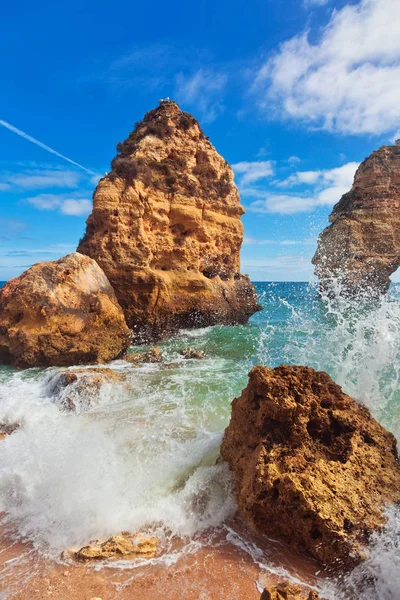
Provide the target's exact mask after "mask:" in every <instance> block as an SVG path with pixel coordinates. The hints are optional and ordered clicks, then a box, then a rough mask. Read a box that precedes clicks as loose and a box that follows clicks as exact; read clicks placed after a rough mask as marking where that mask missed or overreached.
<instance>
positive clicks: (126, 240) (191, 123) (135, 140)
mask: <svg viewBox="0 0 400 600" xmlns="http://www.w3.org/2000/svg"><path fill="white" fill-rule="evenodd" d="M117 149H118V155H117V156H116V158H115V159H114V160H113V161H112V163H111V166H112V170H111V171H110V173H108V174H107V175H106V176H105V177H103V179H102V180H101V181H100V182H99V184H98V186H97V188H96V191H95V193H94V197H93V212H92V214H91V215H90V216H89V218H88V220H87V228H86V233H85V236H84V238H83V239H82V240H81V242H80V244H79V247H78V251H79V252H82V253H83V254H87V255H89V256H91V257H92V258H94V259H95V260H96V261H97V262H98V263H99V265H100V266H101V267H102V269H103V270H104V272H105V273H106V275H107V277H108V278H109V280H110V282H111V284H112V286H113V288H114V290H115V293H116V295H117V298H118V300H119V302H120V304H121V306H122V308H123V310H124V313H125V316H126V320H127V323H128V325H129V326H130V327H131V328H133V329H134V331H135V333H136V334H137V335H138V337H139V338H141V339H142V340H147V341H148V340H156V339H159V338H161V337H165V336H166V335H168V334H170V333H173V332H174V331H176V330H177V329H179V328H182V327H202V326H206V325H213V324H217V323H223V324H234V323H245V322H246V321H247V320H248V318H249V317H250V316H251V315H252V314H253V313H254V312H255V311H257V310H259V309H260V307H259V306H258V304H257V296H256V292H255V289H254V287H253V286H252V285H251V283H250V281H249V279H248V277H247V276H243V275H241V274H240V258H239V252H240V247H241V244H242V240H243V225H242V222H241V216H242V215H243V213H244V209H243V207H242V206H241V205H240V202H239V194H238V191H237V188H236V185H235V183H234V181H233V172H232V170H231V168H230V167H229V165H228V163H227V162H226V161H225V160H224V159H223V158H222V157H221V156H220V155H219V154H218V152H217V151H216V150H215V148H214V147H213V146H212V144H211V143H210V142H209V140H208V138H207V137H206V136H205V135H204V133H203V132H202V130H201V128H200V126H199V124H198V122H197V121H196V119H195V118H194V117H192V116H191V115H189V114H188V113H185V112H183V111H182V110H180V108H179V106H178V105H177V104H175V102H170V101H161V102H160V106H159V107H158V108H156V109H154V110H152V111H150V112H149V113H147V114H146V115H145V117H144V119H143V121H141V122H140V123H137V124H136V125H135V129H134V131H133V132H132V133H131V134H130V135H129V137H128V138H127V139H126V140H125V141H124V142H123V143H121V144H118V146H117Z"/></svg>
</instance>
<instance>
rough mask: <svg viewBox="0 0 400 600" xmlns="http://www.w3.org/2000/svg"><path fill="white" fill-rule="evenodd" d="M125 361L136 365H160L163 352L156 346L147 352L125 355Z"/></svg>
mask: <svg viewBox="0 0 400 600" xmlns="http://www.w3.org/2000/svg"><path fill="white" fill-rule="evenodd" d="M124 360H126V361H127V362H130V363H132V364H134V365H136V364H139V363H160V362H162V360H163V357H162V354H161V350H160V348H159V347H158V346H154V347H153V348H150V350H147V352H134V353H133V354H125V356H124Z"/></svg>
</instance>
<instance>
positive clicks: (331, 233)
mask: <svg viewBox="0 0 400 600" xmlns="http://www.w3.org/2000/svg"><path fill="white" fill-rule="evenodd" d="M329 220H330V222H331V223H332V224H331V225H329V227H327V228H326V229H324V231H323V232H322V233H321V235H320V237H319V240H318V249H317V252H316V253H315V255H314V258H313V263H314V265H315V273H316V275H317V276H318V277H319V280H320V286H321V290H322V291H327V292H328V293H329V292H334V291H335V289H336V290H338V291H339V292H340V293H344V294H348V295H354V294H358V293H362V292H366V293H369V294H371V293H373V294H375V295H378V294H381V293H384V292H386V291H387V289H388V286H389V283H390V279H389V277H390V275H391V274H392V273H393V272H394V271H395V270H396V269H397V268H398V267H399V265H400V140H399V141H397V143H396V145H395V146H382V148H380V149H379V150H377V151H376V152H373V153H372V154H371V156H369V157H368V158H367V159H366V160H365V161H364V162H363V163H362V164H361V165H360V166H359V168H358V169H357V172H356V175H355V179H354V184H353V187H352V188H351V190H350V192H348V193H347V194H344V196H342V198H341V200H340V201H339V202H338V203H337V204H336V205H335V206H334V208H333V211H332V213H331V215H330V217H329ZM338 284H339V288H338Z"/></svg>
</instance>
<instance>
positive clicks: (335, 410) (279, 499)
mask: <svg viewBox="0 0 400 600" xmlns="http://www.w3.org/2000/svg"><path fill="white" fill-rule="evenodd" d="M221 453H222V456H223V458H224V459H225V460H226V461H228V463H229V465H230V469H231V470H232V473H233V484H234V489H235V492H236V496H237V500H238V505H239V508H240V510H241V513H242V515H244V517H245V518H246V519H247V520H248V521H250V523H252V524H253V525H254V526H255V527H256V528H257V529H258V530H259V531H261V532H265V533H267V534H270V535H275V536H277V537H282V538H284V539H285V540H286V541H287V542H289V543H291V544H293V545H294V546H296V547H297V548H298V549H300V550H303V551H304V550H308V551H309V552H310V553H311V554H313V555H314V556H315V557H316V558H317V559H318V560H320V561H321V562H322V563H325V564H329V565H332V564H335V565H337V566H338V565H340V564H343V565H346V566H347V565H348V566H350V565H352V564H353V563H356V562H358V561H359V560H361V558H362V557H363V547H364V546H365V544H366V543H367V541H368V536H369V534H370V533H371V532H372V531H374V530H377V529H380V528H381V527H382V525H383V524H384V522H385V517H384V514H383V508H384V506H385V504H387V503H393V502H397V501H399V500H400V468H399V461H398V457H397V451H396V440H395V438H394V436H393V435H392V434H391V433H389V432H387V431H386V430H385V429H384V428H383V427H381V426H380V425H379V424H378V423H377V422H376V421H375V420H374V419H373V418H372V416H371V415H370V413H369V411H368V410H367V408H365V407H363V406H360V405H358V404H357V403H356V402H355V401H354V400H353V399H352V398H350V397H349V396H347V395H346V394H344V393H343V392H342V390H341V388H340V387H339V386H338V385H336V384H335V383H334V382H333V381H332V379H331V378H330V377H329V375H327V374H326V373H323V372H316V371H314V369H311V368H309V367H295V366H286V365H282V366H280V367H277V368H275V369H269V368H268V367H261V366H258V367H255V368H253V369H252V371H251V372H250V376H249V383H248V386H247V387H246V388H245V389H244V390H243V392H242V395H241V396H240V398H237V399H235V400H234V401H233V403H232V417H231V422H230V424H229V427H228V428H227V429H226V431H225V436H224V440H223V443H222V449H221Z"/></svg>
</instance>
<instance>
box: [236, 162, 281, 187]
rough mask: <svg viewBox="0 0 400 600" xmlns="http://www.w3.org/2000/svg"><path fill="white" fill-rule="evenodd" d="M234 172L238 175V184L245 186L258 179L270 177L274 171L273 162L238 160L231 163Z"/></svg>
mask: <svg viewBox="0 0 400 600" xmlns="http://www.w3.org/2000/svg"><path fill="white" fill-rule="evenodd" d="M232 169H233V170H234V172H235V174H237V175H239V178H240V185H241V186H245V185H247V184H249V183H255V182H256V181H259V180H260V179H265V178H267V177H271V175H273V173H274V162H273V161H272V160H263V161H254V162H246V161H242V162H238V163H235V164H233V165H232Z"/></svg>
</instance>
